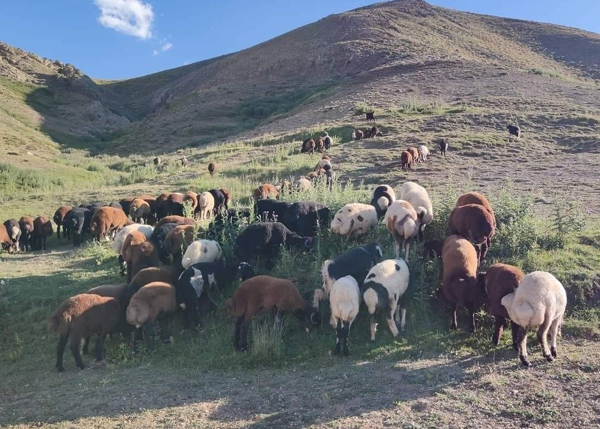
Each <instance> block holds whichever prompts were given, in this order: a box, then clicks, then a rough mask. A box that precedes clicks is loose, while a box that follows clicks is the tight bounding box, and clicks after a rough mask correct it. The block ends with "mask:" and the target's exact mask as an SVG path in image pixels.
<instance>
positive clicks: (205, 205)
mask: <svg viewBox="0 0 600 429" xmlns="http://www.w3.org/2000/svg"><path fill="white" fill-rule="evenodd" d="M214 209H215V197H213V195H212V194H211V193H210V192H202V193H201V194H200V198H198V212H199V213H200V220H205V219H210V217H211V216H212V214H213V210H214Z"/></svg>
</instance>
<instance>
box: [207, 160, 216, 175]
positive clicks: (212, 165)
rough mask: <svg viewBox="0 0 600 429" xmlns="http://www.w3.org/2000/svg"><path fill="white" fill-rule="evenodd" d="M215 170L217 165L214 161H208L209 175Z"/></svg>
mask: <svg viewBox="0 0 600 429" xmlns="http://www.w3.org/2000/svg"><path fill="white" fill-rule="evenodd" d="M215 171H217V165H216V164H215V163H214V162H210V163H208V172H209V173H210V175H211V176H212V175H213V174H215Z"/></svg>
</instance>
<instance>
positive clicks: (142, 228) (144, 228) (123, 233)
mask: <svg viewBox="0 0 600 429" xmlns="http://www.w3.org/2000/svg"><path fill="white" fill-rule="evenodd" d="M133 231H139V232H141V233H143V234H144V235H145V236H146V238H147V239H150V237H152V233H153V232H154V228H153V227H151V226H150V225H141V224H139V223H134V224H131V225H127V226H126V227H124V228H123V229H122V230H120V231H119V232H118V233H117V235H115V241H113V245H112V248H113V250H114V251H115V253H116V254H117V255H120V254H121V248H122V247H123V242H124V241H125V238H126V237H127V235H128V234H129V233H130V232H133Z"/></svg>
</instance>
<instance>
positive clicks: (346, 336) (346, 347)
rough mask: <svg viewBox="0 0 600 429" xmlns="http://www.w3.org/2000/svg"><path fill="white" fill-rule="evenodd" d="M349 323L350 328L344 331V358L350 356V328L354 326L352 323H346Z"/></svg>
mask: <svg viewBox="0 0 600 429" xmlns="http://www.w3.org/2000/svg"><path fill="white" fill-rule="evenodd" d="M346 323H348V328H347V329H345V330H344V334H343V335H344V344H343V347H342V353H343V354H344V356H349V355H350V350H349V349H348V337H349V336H350V326H352V321H350V322H346Z"/></svg>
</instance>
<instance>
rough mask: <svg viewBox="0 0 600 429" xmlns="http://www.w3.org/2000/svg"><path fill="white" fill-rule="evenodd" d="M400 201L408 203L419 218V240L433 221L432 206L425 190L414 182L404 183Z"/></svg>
mask: <svg viewBox="0 0 600 429" xmlns="http://www.w3.org/2000/svg"><path fill="white" fill-rule="evenodd" d="M400 192H401V195H400V199H401V200H404V201H408V202H409V203H410V204H411V205H412V206H413V208H414V209H415V211H416V212H417V216H418V217H419V224H420V225H421V226H420V229H419V238H423V230H424V229H425V226H426V225H429V224H430V223H431V222H432V221H433V204H431V199H430V198H429V194H428V193H427V190H426V189H425V188H424V187H422V186H421V185H419V184H417V183H414V182H406V183H405V184H403V185H402V189H401V190H400Z"/></svg>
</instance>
